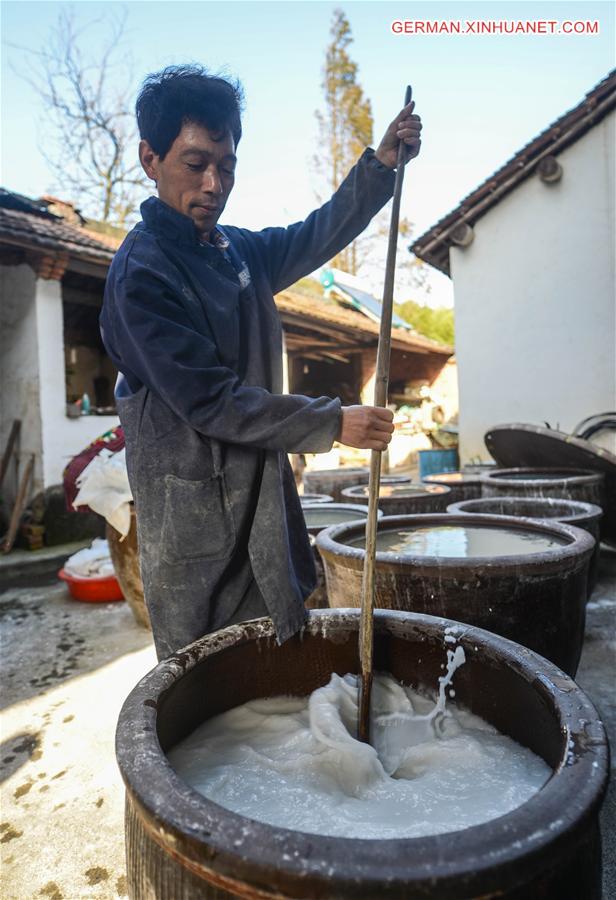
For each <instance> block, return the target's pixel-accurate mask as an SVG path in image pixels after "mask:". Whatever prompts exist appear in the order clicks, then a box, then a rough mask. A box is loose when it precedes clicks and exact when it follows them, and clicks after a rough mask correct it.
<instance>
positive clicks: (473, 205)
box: [409, 70, 616, 275]
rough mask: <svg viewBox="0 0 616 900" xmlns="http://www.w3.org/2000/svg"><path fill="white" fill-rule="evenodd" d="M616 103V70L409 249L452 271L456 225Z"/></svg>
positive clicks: (475, 215)
mask: <svg viewBox="0 0 616 900" xmlns="http://www.w3.org/2000/svg"><path fill="white" fill-rule="evenodd" d="M615 107H616V70H615V71H613V72H611V73H610V74H609V75H608V76H607V77H606V78H604V79H603V80H602V81H601V82H599V84H598V85H596V86H595V87H594V88H593V90H592V91H590V92H589V93H588V94H587V95H586V96H585V97H584V99H583V100H582V102H581V103H579V104H578V105H577V106H575V107H574V108H573V109H571V110H569V111H568V112H566V113H565V114H564V115H562V116H561V117H560V118H559V119H557V120H556V121H555V122H553V123H552V124H551V125H549V126H548V127H547V128H546V129H545V130H544V131H542V132H541V133H540V134H539V135H537V136H536V137H535V138H533V139H532V140H531V141H530V142H529V143H528V144H526V145H525V146H524V147H523V148H522V149H521V150H519V151H518V152H517V153H516V154H515V155H514V156H512V157H511V159H509V160H508V161H507V162H506V163H505V164H504V165H503V166H501V168H500V169H498V170H497V171H496V172H494V173H493V174H492V175H490V177H489V178H487V179H486V180H485V181H483V182H482V183H481V184H480V185H479V187H477V188H476V189H475V190H474V191H472V192H471V193H470V194H468V195H467V196H466V197H465V198H464V199H463V200H462V201H461V202H460V203H459V205H458V206H457V207H456V208H455V209H453V210H452V211H451V212H449V213H447V214H446V215H445V216H443V217H442V218H441V219H439V221H438V222H437V223H436V224H435V225H433V226H432V227H431V228H429V229H428V231H426V232H424V234H422V235H421V236H420V237H419V238H417V239H416V240H415V241H414V242H413V244H411V245H410V246H409V251H411V252H413V253H414V254H415V255H416V256H417V257H419V258H420V259H423V260H424V261H425V262H427V263H430V264H431V265H433V266H434V267H435V268H437V269H439V270H440V271H441V272H444V274H446V275H449V274H450V268H449V248H450V246H452V244H454V243H455V241H454V240H452V237H453V235H454V232H455V229H456V228H458V227H460V226H461V225H474V224H475V222H477V221H478V220H479V219H480V218H481V217H482V216H483V215H485V213H486V212H487V211H488V210H489V209H490V208H491V207H493V206H495V205H496V204H497V203H499V202H500V200H501V199H502V198H503V197H504V196H505V195H506V194H508V193H509V192H510V191H512V190H514V189H515V188H516V187H517V186H518V185H519V184H520V183H521V182H522V181H524V180H526V178H528V177H529V176H530V175H532V173H533V171H534V169H535V167H536V166H537V164H538V163H539V162H540V160H541V159H543V158H544V157H545V156H547V155H548V154H552V155H553V154H557V153H560V152H562V151H563V150H564V149H565V148H566V147H568V146H570V145H571V144H573V143H575V142H576V141H577V140H579V138H581V137H582V136H583V135H584V134H585V133H586V132H587V131H589V130H590V129H591V128H592V127H593V126H594V125H596V124H598V123H599V122H600V121H601V119H603V118H604V116H605V115H607V113H608V112H610V111H611V110H612V109H614V108H615Z"/></svg>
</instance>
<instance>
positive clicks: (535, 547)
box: [345, 525, 566, 559]
mask: <svg viewBox="0 0 616 900" xmlns="http://www.w3.org/2000/svg"><path fill="white" fill-rule="evenodd" d="M345 543H346V544H347V545H348V546H349V547H364V546H365V538H364V536H362V537H358V538H351V539H350V540H348V541H345ZM565 545H566V541H562V540H560V539H559V538H556V537H554V536H550V535H546V534H541V533H540V532H537V531H521V530H519V529H516V528H487V527H479V526H472V525H429V526H425V527H422V528H412V529H411V528H409V529H406V530H396V531H379V532H378V534H377V538H376V549H377V550H380V551H382V552H386V553H399V554H407V555H408V556H442V557H449V558H450V559H466V558H468V557H475V556H477V557H479V556H488V557H493V556H494V557H498V556H520V555H523V554H528V553H542V552H544V551H545V550H555V549H556V548H557V547H562V546H565Z"/></svg>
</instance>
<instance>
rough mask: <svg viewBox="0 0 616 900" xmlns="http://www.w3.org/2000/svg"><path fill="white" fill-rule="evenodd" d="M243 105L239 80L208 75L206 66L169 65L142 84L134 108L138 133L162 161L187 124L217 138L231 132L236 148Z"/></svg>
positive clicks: (240, 128)
mask: <svg viewBox="0 0 616 900" xmlns="http://www.w3.org/2000/svg"><path fill="white" fill-rule="evenodd" d="M242 103H243V92H242V87H241V85H240V83H239V81H235V82H232V81H229V80H227V79H226V78H221V77H220V76H218V75H209V74H208V72H207V70H206V69H204V68H203V66H198V65H186V66H168V67H167V68H166V69H163V70H162V72H154V73H153V74H152V75H148V76H147V77H146V79H145V81H144V82H143V84H142V85H141V90H140V91H139V96H138V97H137V103H136V105H135V112H136V113H137V124H138V126H139V134H140V135H141V138H142V139H143V140H146V141H147V142H148V144H149V145H150V147H151V148H152V150H153V151H154V152H155V153H156V154H157V155H158V156H160V157H161V159H164V157H165V156H166V155H167V153H168V151H169V148H170V147H171V145H172V144H173V142H174V140H175V139H176V137H177V136H178V134H179V133H180V131H181V130H182V126H183V125H184V124H185V123H187V122H195V123H196V124H197V125H202V126H203V127H204V128H207V129H208V131H210V132H211V133H212V135H213V136H214V137H215V139H216V136H218V135H219V136H220V138H221V139H222V137H223V136H224V135H225V134H226V133H230V134H231V135H232V137H233V140H234V141H235V146H236V147H237V145H238V143H239V140H240V138H241V136H242V123H241V110H242Z"/></svg>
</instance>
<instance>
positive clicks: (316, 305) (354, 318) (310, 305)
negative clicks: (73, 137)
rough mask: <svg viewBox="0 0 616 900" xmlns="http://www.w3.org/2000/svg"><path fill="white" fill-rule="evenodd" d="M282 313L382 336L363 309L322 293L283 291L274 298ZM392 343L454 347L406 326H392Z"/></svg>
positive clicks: (440, 349)
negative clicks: (323, 297) (327, 299)
mask: <svg viewBox="0 0 616 900" xmlns="http://www.w3.org/2000/svg"><path fill="white" fill-rule="evenodd" d="M274 299H275V301H276V306H277V307H278V310H279V311H280V313H282V316H283V319H284V314H285V313H287V314H291V315H299V316H302V317H303V318H305V319H312V320H314V321H317V322H321V323H324V324H327V325H330V326H333V327H336V326H338V327H340V328H341V329H342V330H343V331H354V332H358V331H359V332H362V333H363V334H364V335H366V337H368V338H371V339H372V340H374V339H376V338H378V335H379V326H378V324H377V323H376V322H373V321H372V320H371V319H368V318H367V317H366V316H364V315H363V314H362V313H360V312H355V311H354V310H352V309H345V308H343V307H342V306H338V305H337V304H336V303H327V302H325V301H324V300H319V298H318V297H307V296H306V295H304V294H296V293H294V292H293V291H291V290H287V291H282V292H281V293H280V294H276V297H275V298H274ZM391 334H392V345H393V346H395V347H397V348H398V349H401V350H408V351H411V352H412V351H413V350H414V351H420V352H422V353H425V352H430V353H438V354H439V355H442V356H451V355H452V353H453V348H452V347H447V346H445V345H444V344H439V343H438V342H437V341H433V340H431V339H430V338H427V337H423V336H422V335H419V334H409V332H408V331H406V329H404V328H392V330H391Z"/></svg>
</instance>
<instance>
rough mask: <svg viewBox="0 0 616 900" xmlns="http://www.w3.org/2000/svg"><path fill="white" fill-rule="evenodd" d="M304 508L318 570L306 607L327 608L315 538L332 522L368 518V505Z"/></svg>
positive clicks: (323, 577)
mask: <svg viewBox="0 0 616 900" xmlns="http://www.w3.org/2000/svg"><path fill="white" fill-rule="evenodd" d="M302 509H303V512H304V519H305V521H306V528H307V530H308V534H309V535H310V544H311V546H312V549H313V552H314V564H315V567H316V570H317V586H316V587H315V589H314V591H313V592H312V594H310V596H309V597H308V598H307V599H306V607H307V609H327V607H328V606H329V603H328V600H327V587H326V585H325V572H324V571H323V562H322V560H321V555H320V553H319V551H318V550H317V545H316V541H315V538H316V536H317V534H319V533H320V532H321V531H323V529H324V528H329V527H330V525H332V524H340V523H342V522H356V521H357V520H358V519H366V518H367V516H368V507H367V506H357V505H355V504H353V503H327V504H323V503H302ZM382 515H383V513H382V512H381V510H380V509H379V510H377V516H378V518H381V517H382Z"/></svg>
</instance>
